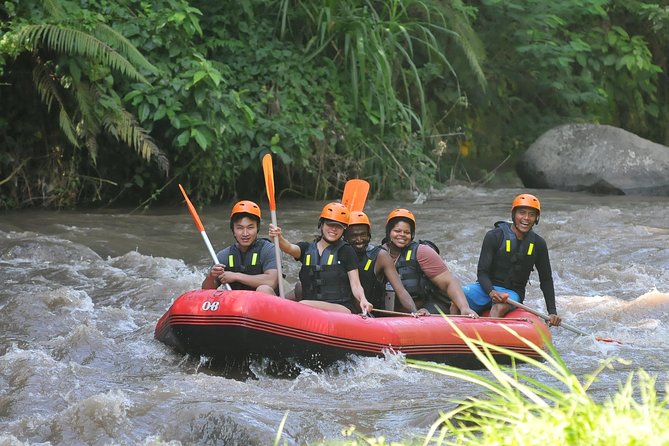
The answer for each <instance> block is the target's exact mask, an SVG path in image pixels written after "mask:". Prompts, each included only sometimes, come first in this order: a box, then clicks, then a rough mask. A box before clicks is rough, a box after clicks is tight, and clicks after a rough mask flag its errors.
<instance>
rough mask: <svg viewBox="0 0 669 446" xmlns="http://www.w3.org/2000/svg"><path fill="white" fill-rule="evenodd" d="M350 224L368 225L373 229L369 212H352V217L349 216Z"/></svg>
mask: <svg viewBox="0 0 669 446" xmlns="http://www.w3.org/2000/svg"><path fill="white" fill-rule="evenodd" d="M348 225H349V226H352V225H367V226H369V229H370V230H371V229H372V224H371V223H370V222H369V217H367V214H365V213H364V212H360V211H355V212H351V215H350V217H349V218H348Z"/></svg>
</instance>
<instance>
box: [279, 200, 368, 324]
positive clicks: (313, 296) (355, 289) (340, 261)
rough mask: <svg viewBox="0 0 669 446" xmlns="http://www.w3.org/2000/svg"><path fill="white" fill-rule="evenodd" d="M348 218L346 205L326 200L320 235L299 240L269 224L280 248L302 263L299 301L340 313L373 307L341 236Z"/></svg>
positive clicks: (358, 311)
mask: <svg viewBox="0 0 669 446" xmlns="http://www.w3.org/2000/svg"><path fill="white" fill-rule="evenodd" d="M348 219H349V210H348V208H347V207H346V206H344V205H343V204H341V203H328V204H326V205H325V206H324V207H323V210H322V212H321V215H320V218H319V220H318V228H319V229H320V231H321V234H320V236H319V237H318V238H317V239H316V240H314V241H313V242H311V243H309V242H299V243H298V244H294V243H291V242H289V241H288V240H286V239H285V238H284V236H283V234H282V232H281V228H279V227H278V226H274V225H273V224H270V225H269V236H270V237H278V240H279V247H280V248H281V250H282V251H283V252H285V253H286V254H289V255H290V256H292V257H293V258H294V259H296V260H299V261H300V262H301V263H302V268H301V269H300V273H299V277H300V285H301V293H298V294H301V297H302V299H301V300H300V302H301V303H303V304H306V305H310V306H312V307H316V308H320V309H323V310H327V311H338V312H341V313H360V311H361V310H362V312H364V313H368V312H370V311H371V310H372V308H373V307H372V304H370V303H369V301H368V300H367V298H366V297H365V291H364V289H363V288H362V285H361V284H360V276H359V275H358V259H357V256H356V254H355V251H354V250H353V248H352V247H351V246H350V245H348V244H347V243H346V242H344V240H343V235H344V230H345V229H346V226H347V225H348Z"/></svg>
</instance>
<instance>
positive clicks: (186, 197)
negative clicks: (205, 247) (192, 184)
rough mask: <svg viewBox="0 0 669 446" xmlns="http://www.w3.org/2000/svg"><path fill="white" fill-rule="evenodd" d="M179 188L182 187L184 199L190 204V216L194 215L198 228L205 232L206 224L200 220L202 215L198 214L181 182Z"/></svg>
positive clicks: (187, 204)
mask: <svg viewBox="0 0 669 446" xmlns="http://www.w3.org/2000/svg"><path fill="white" fill-rule="evenodd" d="M179 189H181V194H182V195H183V196H184V199H185V200H186V206H188V212H190V216H191V217H193V221H194V222H195V226H197V230H198V231H200V232H204V225H203V224H202V221H201V220H200V216H199V215H197V211H196V210H195V206H193V203H191V202H190V199H189V198H188V195H187V194H186V191H185V190H184V188H183V186H181V184H179Z"/></svg>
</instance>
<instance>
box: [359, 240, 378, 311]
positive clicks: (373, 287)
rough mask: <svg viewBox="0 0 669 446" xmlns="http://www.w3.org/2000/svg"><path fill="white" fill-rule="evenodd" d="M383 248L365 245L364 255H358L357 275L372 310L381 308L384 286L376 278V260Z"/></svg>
mask: <svg viewBox="0 0 669 446" xmlns="http://www.w3.org/2000/svg"><path fill="white" fill-rule="evenodd" d="M382 249H384V248H383V246H380V245H372V244H369V245H367V249H366V250H365V252H364V253H362V254H358V273H359V275H360V284H361V285H362V288H363V289H364V290H365V297H366V298H367V300H368V301H369V302H370V303H371V304H372V305H374V308H383V306H384V300H383V294H384V286H383V281H379V279H378V278H377V277H376V272H375V269H376V258H377V257H378V255H379V251H381V250H382Z"/></svg>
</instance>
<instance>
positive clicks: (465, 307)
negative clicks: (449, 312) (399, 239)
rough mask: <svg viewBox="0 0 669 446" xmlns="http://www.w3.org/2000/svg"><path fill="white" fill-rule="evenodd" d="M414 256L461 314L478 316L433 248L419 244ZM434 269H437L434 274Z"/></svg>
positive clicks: (458, 283)
mask: <svg viewBox="0 0 669 446" xmlns="http://www.w3.org/2000/svg"><path fill="white" fill-rule="evenodd" d="M416 258H417V260H418V264H419V265H420V267H421V269H422V270H423V273H424V274H425V275H426V277H427V278H428V279H429V280H430V281H431V282H432V283H433V284H434V285H435V286H436V287H437V288H439V290H441V291H442V292H444V293H446V294H447V295H448V297H449V298H450V299H451V301H452V302H453V303H454V304H455V305H456V306H457V307H458V310H459V311H460V314H462V315H463V316H471V317H479V315H478V314H477V313H476V311H474V310H472V309H471V308H470V307H469V303H468V302H467V298H466V297H465V293H464V292H463V291H462V287H461V286H460V281H459V280H458V279H457V278H456V277H455V276H454V275H453V274H452V273H451V271H450V270H449V269H448V266H447V265H446V263H445V262H444V260H443V259H442V258H441V257H440V256H439V254H437V252H436V251H435V250H433V249H432V248H430V247H429V246H426V245H419V246H418V252H416ZM436 271H439V272H437V273H436V274H435V272H436Z"/></svg>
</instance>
